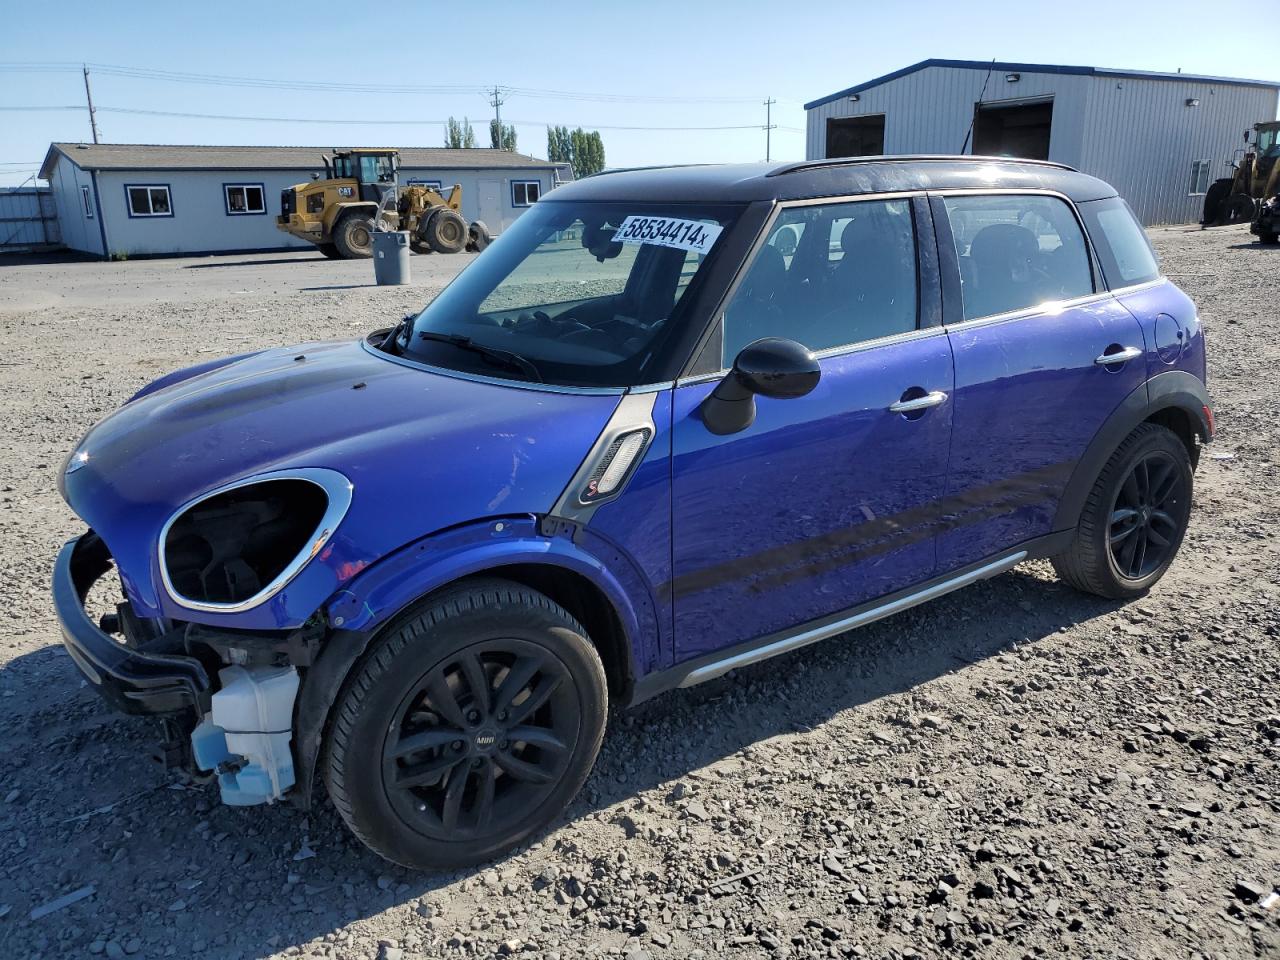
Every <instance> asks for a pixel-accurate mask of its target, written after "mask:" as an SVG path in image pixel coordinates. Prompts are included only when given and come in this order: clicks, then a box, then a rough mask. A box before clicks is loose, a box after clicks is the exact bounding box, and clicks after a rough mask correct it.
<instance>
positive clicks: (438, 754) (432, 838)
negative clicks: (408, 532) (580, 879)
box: [323, 578, 609, 869]
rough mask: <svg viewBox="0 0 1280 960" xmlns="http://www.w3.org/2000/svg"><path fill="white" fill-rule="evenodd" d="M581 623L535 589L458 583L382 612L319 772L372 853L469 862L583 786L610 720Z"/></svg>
mask: <svg viewBox="0 0 1280 960" xmlns="http://www.w3.org/2000/svg"><path fill="white" fill-rule="evenodd" d="M608 706H609V704H608V690H607V687H606V683H605V673H604V666H603V664H602V663H601V660H600V656H599V654H598V652H597V651H596V648H595V647H594V646H593V645H592V643H591V640H590V638H589V637H588V635H587V633H586V630H584V629H583V627H582V625H581V624H580V623H578V622H577V620H575V619H574V618H573V616H572V615H570V614H569V613H568V612H567V611H566V610H565V609H564V608H563V607H561V606H560V605H558V604H557V603H555V602H554V601H553V600H551V599H550V598H549V597H547V596H546V595H545V594H542V593H539V592H537V591H535V590H531V589H529V588H528V587H524V586H522V585H520V584H517V583H513V582H511V581H507V580H500V579H496V578H484V579H480V578H477V579H474V580H464V581H462V582H460V583H458V584H456V585H454V586H452V587H449V588H447V589H445V590H442V591H440V592H438V593H436V594H433V595H431V596H429V597H427V598H425V599H424V600H422V601H420V602H419V603H418V604H417V605H416V606H414V607H413V608H411V609H409V610H408V611H406V612H405V613H403V614H401V615H400V616H399V617H397V618H396V619H394V620H392V621H391V622H390V623H389V624H388V625H387V626H386V627H385V628H383V630H382V631H381V632H380V633H379V634H378V635H377V636H376V637H374V639H373V641H372V642H371V643H370V645H369V648H368V650H367V651H366V652H365V654H364V656H363V657H362V659H361V660H360V661H359V662H358V663H357V665H356V666H355V667H354V668H353V669H352V671H351V674H350V676H349V677H348V678H347V680H346V682H345V684H344V685H343V689H342V692H341V693H340V694H339V695H338V697H337V699H336V701H335V702H334V705H333V709H332V711H331V715H330V716H331V720H330V722H329V725H328V728H327V733H326V738H325V755H324V757H325V759H324V768H323V772H324V780H325V785H326V786H327V788H328V791H329V797H330V798H331V799H332V800H333V804H334V806H335V807H336V808H337V810H338V813H339V814H340V815H341V816H342V818H343V820H345V821H346V823H347V826H348V827H350V828H351V831H352V832H353V833H354V834H355V835H356V836H357V837H358V838H359V839H360V840H361V841H363V842H364V843H365V844H366V845H367V846H368V847H369V848H370V849H372V850H373V851H374V852H376V853H378V854H379V855H381V856H383V857H385V858H387V859H388V860H391V861H393V862H395V863H399V864H403V865H404V866H407V867H412V868H415V869H439V868H452V867H460V866H466V865H470V864H474V863H478V862H480V861H483V860H488V859H491V858H493V857H496V856H499V855H501V854H503V853H505V852H507V851H509V850H510V849H512V848H513V847H516V846H518V845H519V844H521V843H523V842H525V841H527V840H529V839H531V838H532V837H533V836H535V835H536V834H537V833H538V832H540V831H542V830H544V829H545V828H546V827H547V826H548V825H549V824H550V823H551V822H552V821H553V820H554V819H555V818H556V817H557V816H559V815H560V813H561V812H562V811H563V810H564V808H565V807H566V806H567V805H568V803H569V802H570V801H571V800H572V799H573V797H574V795H575V794H577V792H578V790H579V789H580V788H581V787H582V784H583V782H584V781H585V780H586V778H587V774H588V773H589V772H590V771H591V766H592V764H593V763H594V762H595V758H596V754H597V753H598V752H599V750H600V743H601V741H602V739H603V738H604V727H605V721H606V719H607V716H608Z"/></svg>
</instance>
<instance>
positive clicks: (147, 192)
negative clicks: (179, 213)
mask: <svg viewBox="0 0 1280 960" xmlns="http://www.w3.org/2000/svg"><path fill="white" fill-rule="evenodd" d="M124 194H125V198H126V199H127V200H128V201H129V216H130V217H172V216H173V204H172V203H170V202H169V186H168V184H155V185H138V184H132V183H131V184H126V185H125V188H124Z"/></svg>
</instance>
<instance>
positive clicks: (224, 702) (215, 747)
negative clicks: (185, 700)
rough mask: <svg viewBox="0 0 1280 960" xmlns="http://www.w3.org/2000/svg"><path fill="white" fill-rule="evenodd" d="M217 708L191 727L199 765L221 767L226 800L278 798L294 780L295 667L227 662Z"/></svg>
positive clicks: (215, 697)
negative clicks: (232, 663)
mask: <svg viewBox="0 0 1280 960" xmlns="http://www.w3.org/2000/svg"><path fill="white" fill-rule="evenodd" d="M218 676H219V677H220V678H221V680H222V689H221V690H219V691H218V692H217V693H215V694H214V695H213V710H212V712H210V713H208V714H206V715H205V718H204V720H203V721H202V722H201V723H200V725H199V726H197V727H196V728H195V730H194V731H192V733H191V748H192V753H193V754H194V755H195V760H196V765H197V766H198V767H200V769H202V770H214V769H218V767H219V765H222V769H220V770H219V771H218V787H219V788H220V790H221V791H222V802H223V803H226V804H230V805H232V806H238V807H242V806H248V805H250V804H255V803H270V802H271V801H273V800H278V799H280V797H282V796H283V795H284V792H285V791H286V790H288V789H289V788H290V787H291V786H293V782H294V776H293V754H292V753H291V752H290V750H289V740H290V738H291V737H292V736H293V701H294V698H295V697H296V696H297V694H298V671H297V670H295V669H294V668H293V667H252V668H246V667H224V668H223V669H222V670H220V671H218Z"/></svg>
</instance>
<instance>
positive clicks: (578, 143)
mask: <svg viewBox="0 0 1280 960" xmlns="http://www.w3.org/2000/svg"><path fill="white" fill-rule="evenodd" d="M569 142H570V145H571V147H572V157H571V162H572V163H573V175H574V177H575V178H576V179H579V180H580V179H582V178H583V177H589V176H591V174H593V173H599V172H600V171H601V170H603V169H604V141H603V140H601V139H600V131H598V130H592V131H589V132H588V131H586V130H583V129H582V128H581V127H578V129H576V130H574V131H573V132H572V133H571V134H570V135H569Z"/></svg>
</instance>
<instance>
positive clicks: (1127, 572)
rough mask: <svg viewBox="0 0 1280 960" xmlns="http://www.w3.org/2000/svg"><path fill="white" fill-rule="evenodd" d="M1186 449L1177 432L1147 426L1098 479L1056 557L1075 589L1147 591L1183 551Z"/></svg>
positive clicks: (1187, 505) (1111, 593) (1123, 593)
mask: <svg viewBox="0 0 1280 960" xmlns="http://www.w3.org/2000/svg"><path fill="white" fill-rule="evenodd" d="M1191 495H1192V471H1191V457H1190V455H1189V454H1188V453H1187V448H1186V447H1185V446H1184V445H1183V443H1182V441H1181V440H1180V439H1179V438H1178V436H1177V434H1175V433H1174V432H1173V431H1172V430H1169V429H1168V428H1166V427H1162V426H1160V425H1159V424H1155V423H1144V424H1142V425H1140V426H1139V427H1138V428H1137V429H1136V430H1134V431H1133V433H1131V434H1129V436H1128V437H1126V438H1125V440H1124V442H1123V443H1121V444H1120V446H1119V447H1117V448H1116V451H1115V453H1113V454H1112V455H1111V458H1110V459H1109V460H1108V461H1107V463H1106V466H1104V467H1103V468H1102V471H1101V473H1099V474H1098V479H1097V480H1095V481H1094V484H1093V489H1092V490H1091V491H1090V492H1089V497H1088V499H1087V500H1086V501H1085V505H1084V510H1083V511H1082V512H1081V514H1080V522H1079V524H1077V526H1076V534H1075V539H1074V540H1073V541H1072V543H1071V546H1070V547H1068V548H1067V550H1065V551H1064V552H1063V553H1061V554H1059V555H1058V556H1056V557H1053V558H1052V561H1053V568H1054V570H1056V571H1057V573H1058V576H1059V577H1061V578H1062V579H1063V580H1065V581H1066V582H1067V583H1069V584H1071V586H1073V587H1075V588H1076V589H1077V590H1081V591H1083V592H1085V593H1092V594H1096V595H1097V596H1100V597H1108V598H1110V599H1113V600H1127V599H1129V598H1131V597H1137V596H1141V595H1142V594H1144V593H1146V592H1147V591H1148V590H1149V589H1151V587H1152V586H1153V585H1154V584H1155V582H1156V581H1157V580H1159V579H1160V578H1161V577H1162V576H1164V573H1165V571H1166V570H1168V569H1169V565H1170V564H1171V563H1173V560H1174V558H1175V557H1176V556H1177V555H1178V548H1179V547H1180V546H1181V545H1182V538H1183V536H1184V535H1185V534H1186V530H1187V521H1188V520H1189V519H1190V516H1191Z"/></svg>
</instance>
